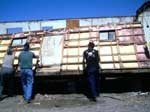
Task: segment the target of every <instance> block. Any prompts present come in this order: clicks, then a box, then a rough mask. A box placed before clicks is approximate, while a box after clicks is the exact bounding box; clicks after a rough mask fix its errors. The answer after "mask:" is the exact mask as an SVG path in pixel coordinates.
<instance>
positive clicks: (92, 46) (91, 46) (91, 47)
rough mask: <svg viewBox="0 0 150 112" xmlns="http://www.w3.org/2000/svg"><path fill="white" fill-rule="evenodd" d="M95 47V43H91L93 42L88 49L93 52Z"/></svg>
mask: <svg viewBox="0 0 150 112" xmlns="http://www.w3.org/2000/svg"><path fill="white" fill-rule="evenodd" d="M94 46H95V44H94V43H93V41H91V42H89V44H88V49H89V50H91V49H93V48H94Z"/></svg>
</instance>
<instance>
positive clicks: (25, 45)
mask: <svg viewBox="0 0 150 112" xmlns="http://www.w3.org/2000/svg"><path fill="white" fill-rule="evenodd" d="M29 48H30V46H29V43H28V42H27V43H25V44H24V50H25V51H28V50H29Z"/></svg>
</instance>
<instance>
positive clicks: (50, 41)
mask: <svg viewBox="0 0 150 112" xmlns="http://www.w3.org/2000/svg"><path fill="white" fill-rule="evenodd" d="M62 39H63V36H62V35H59V36H47V37H44V39H43V44H42V50H41V54H42V56H41V62H42V65H55V64H60V63H61V57H62V54H61V53H62V46H63V45H62Z"/></svg>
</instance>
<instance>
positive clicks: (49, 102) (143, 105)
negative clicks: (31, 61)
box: [0, 92, 150, 112]
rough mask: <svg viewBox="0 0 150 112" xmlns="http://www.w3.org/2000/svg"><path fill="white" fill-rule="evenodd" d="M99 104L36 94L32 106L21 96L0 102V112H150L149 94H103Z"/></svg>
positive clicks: (68, 96)
mask: <svg viewBox="0 0 150 112" xmlns="http://www.w3.org/2000/svg"><path fill="white" fill-rule="evenodd" d="M97 100H98V101H97V102H90V101H89V99H87V98H86V96H84V95H83V94H55V95H52V94H49V95H47V94H45V95H44V94H43V95H41V94H36V96H35V98H34V100H33V101H32V102H31V103H30V104H25V103H24V102H23V100H22V96H21V95H17V96H15V97H8V98H5V99H3V100H2V101H1V102H0V112H149V111H150V94H149V93H148V92H125V93H103V94H101V95H100V97H98V98H97Z"/></svg>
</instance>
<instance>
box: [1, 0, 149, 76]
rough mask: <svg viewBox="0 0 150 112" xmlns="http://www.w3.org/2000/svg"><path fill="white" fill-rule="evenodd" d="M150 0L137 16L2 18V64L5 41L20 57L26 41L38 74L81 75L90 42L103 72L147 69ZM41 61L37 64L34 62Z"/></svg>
mask: <svg viewBox="0 0 150 112" xmlns="http://www.w3.org/2000/svg"><path fill="white" fill-rule="evenodd" d="M148 20H150V2H146V3H144V4H143V5H142V6H141V7H140V8H139V9H138V10H137V13H136V15H135V16H129V17H101V18H81V19H67V20H65V19H63V20H38V21H17V22H1V23H0V34H1V35H0V64H2V63H3V58H4V56H5V54H6V51H7V49H8V46H12V47H13V50H14V53H15V61H14V66H15V67H16V73H17V72H19V67H18V56H19V53H20V51H21V50H22V48H23V45H24V44H25V42H27V41H28V42H30V47H31V51H33V52H34V53H35V54H36V55H38V56H39V59H34V61H33V63H34V68H36V74H37V75H43V76H44V75H82V73H83V72H82V71H83V68H82V55H83V51H84V50H85V49H87V45H88V42H89V41H90V40H92V41H94V43H95V45H96V46H95V48H96V49H97V50H98V51H99V55H100V66H101V72H102V73H109V74H113V73H129V72H131V73H139V72H140V73H144V72H150V69H149V68H150V60H149V58H150V56H149V43H150V28H149V25H150V21H148ZM38 65H40V67H39V66H38Z"/></svg>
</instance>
